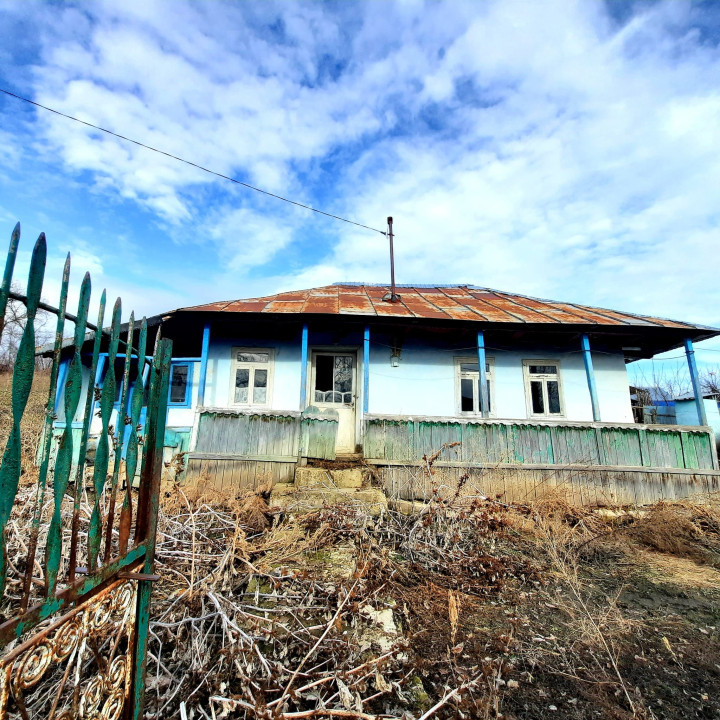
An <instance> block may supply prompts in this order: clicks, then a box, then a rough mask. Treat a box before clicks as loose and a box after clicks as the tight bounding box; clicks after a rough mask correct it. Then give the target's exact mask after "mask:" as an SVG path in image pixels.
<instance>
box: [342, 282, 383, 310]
mask: <svg viewBox="0 0 720 720" xmlns="http://www.w3.org/2000/svg"><path fill="white" fill-rule="evenodd" d="M352 289H353V290H356V289H355V288H352ZM338 304H339V307H340V313H342V314H347V315H374V314H375V307H374V306H373V304H372V302H370V298H369V297H368V296H367V295H366V294H365V293H358V292H343V293H341V294H340V295H339V297H338Z"/></svg>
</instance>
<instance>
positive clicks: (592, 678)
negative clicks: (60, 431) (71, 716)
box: [0, 376, 720, 720]
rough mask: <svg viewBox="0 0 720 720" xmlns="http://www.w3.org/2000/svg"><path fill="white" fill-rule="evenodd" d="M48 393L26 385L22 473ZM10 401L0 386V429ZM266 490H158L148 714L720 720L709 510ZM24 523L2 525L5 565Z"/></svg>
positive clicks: (718, 604) (715, 506)
mask: <svg viewBox="0 0 720 720" xmlns="http://www.w3.org/2000/svg"><path fill="white" fill-rule="evenodd" d="M43 382H44V383H45V387H43ZM46 390H47V378H46V376H39V377H38V381H37V383H36V388H34V389H33V394H32V395H31V400H30V403H29V405H28V408H29V410H28V414H27V416H26V419H25V421H24V423H25V422H26V423H27V426H25V425H24V427H27V437H28V440H27V443H26V444H25V445H24V464H23V467H24V471H25V477H26V478H28V479H32V477H33V474H34V472H35V470H34V466H33V460H34V450H35V448H34V443H35V444H36V443H37V438H38V437H39V432H40V428H41V426H42V419H43V416H44V402H45V397H44V393H45V392H46ZM9 393H10V383H9V380H8V378H7V376H5V377H3V376H0V419H1V421H2V422H1V423H0V432H4V433H5V435H6V434H7V428H8V423H9V419H8V418H9V416H8V410H7V407H6V406H5V405H3V403H7V400H8V398H9ZM33 438H34V440H33ZM2 439H3V438H0V440H2ZM199 487H204V488H208V487H210V486H209V485H208V484H205V485H203V484H200V485H199ZM26 490H27V491H28V492H29V491H30V488H29V487H28V488H26ZM268 490H269V487H265V488H259V489H258V491H257V492H253V493H240V494H239V495H238V496H237V497H233V498H228V497H227V496H225V495H220V494H218V493H217V492H213V491H212V489H204V490H202V491H201V490H197V489H196V490H194V491H191V490H189V489H188V490H185V489H183V488H182V487H181V486H178V485H177V484H175V483H172V482H166V483H165V484H164V485H163V498H162V511H161V517H160V529H159V536H158V563H157V570H158V573H159V574H160V575H161V577H162V580H161V581H160V583H158V585H157V587H156V589H155V592H154V596H153V610H152V621H151V636H150V637H151V642H150V652H149V654H148V668H149V676H148V686H147V699H148V706H147V711H148V717H152V718H166V717H178V716H182V714H183V713H184V714H185V716H186V717H188V718H194V719H195V720H197V719H199V718H215V719H217V718H221V717H228V718H230V717H232V718H234V717H238V718H241V717H242V718H273V720H282V719H286V720H290V719H291V718H293V719H294V718H331V717H345V718H359V719H361V720H362V719H363V718H380V717H383V718H397V719H400V718H402V719H403V720H410V718H413V719H414V720H419V719H420V718H422V720H428V719H429V718H431V717H432V718H490V717H496V718H500V717H503V718H547V717H548V716H553V715H555V716H557V717H563V718H577V719H583V720H585V719H587V720H590V719H591V718H593V719H594V718H617V719H620V718H626V719H629V718H669V719H675V718H677V719H678V720H679V719H680V718H682V720H687V718H695V717H697V718H709V717H718V716H720V668H718V665H717V664H716V663H715V658H716V657H717V655H718V652H719V651H720V630H719V628H720V590H719V589H718V578H720V569H718V568H719V567H720V566H719V565H718V561H719V560H720V503H717V502H712V501H709V502H707V503H705V504H703V505H700V504H693V503H658V504H656V505H654V506H652V507H650V508H646V509H644V511H643V512H642V513H635V514H630V513H620V512H618V513H606V514H600V513H598V512H594V511H591V510H589V509H583V508H577V507H575V506H573V505H572V504H570V503H569V502H567V499H566V497H565V496H564V495H563V494H562V493H561V492H556V493H555V494H547V495H546V496H544V497H543V498H542V500H540V501H536V502H534V503H531V504H530V503H529V504H524V505H512V504H503V503H502V502H500V501H498V500H497V499H496V500H487V499H481V498H479V497H471V496H468V495H467V494H463V495H462V496H461V493H455V494H454V495H453V494H450V495H449V496H448V495H447V494H446V496H445V497H444V498H443V497H441V494H440V493H438V494H437V497H434V498H433V500H432V502H430V503H429V504H428V505H427V506H425V508H424V511H423V512H422V514H421V515H414V516H409V517H408V516H404V515H401V514H399V513H395V512H389V513H387V514H386V515H384V516H382V517H380V518H377V519H373V518H370V517H368V516H367V515H365V514H364V513H362V512H361V511H360V510H359V509H358V508H356V507H355V508H349V507H342V506H331V507H327V508H324V509H322V510H320V511H318V512H315V513H312V514H309V515H305V516H301V517H292V516H288V515H284V514H283V513H282V512H281V511H279V510H275V509H273V508H271V507H269V506H268ZM466 490H467V488H466ZM83 517H84V516H83ZM28 520H29V518H28V517H26V513H23V512H22V508H19V509H18V512H16V513H14V516H13V523H12V527H11V536H10V537H9V549H10V553H9V554H10V560H11V562H14V561H15V559H16V558H19V557H20V556H21V552H20V551H21V550H22V544H23V524H22V523H23V522H24V521H28ZM20 569H22V568H20Z"/></svg>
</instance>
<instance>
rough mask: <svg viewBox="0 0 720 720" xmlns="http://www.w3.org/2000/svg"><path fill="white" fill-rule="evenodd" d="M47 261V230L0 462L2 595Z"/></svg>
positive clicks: (36, 260) (33, 273) (34, 268)
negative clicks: (6, 439) (38, 315)
mask: <svg viewBox="0 0 720 720" xmlns="http://www.w3.org/2000/svg"><path fill="white" fill-rule="evenodd" d="M46 264H47V242H46V240H45V233H40V236H39V237H38V239H37V242H36V243H35V247H34V248H33V252H32V258H31V260H30V272H29V274H28V284H27V322H26V324H25V329H24V330H23V334H22V339H21V340H20V346H19V348H18V351H17V355H16V357H15V368H14V370H13V379H12V427H11V428H10V435H9V437H8V441H7V444H6V446H5V452H4V453H3V458H2V463H0V598H2V597H3V595H4V594H5V581H6V578H7V556H6V540H5V526H6V525H7V522H8V519H9V518H10V513H11V511H12V507H13V503H14V501H15V494H16V493H17V489H18V484H19V482H20V472H21V470H22V465H21V450H22V439H21V436H20V421H21V420H22V416H23V412H24V411H25V407H26V406H27V401H28V397H29V396H30V388H31V386H32V381H33V376H34V374H35V316H36V315H37V309H38V303H39V302H40V295H41V293H42V286H43V280H44V277H45V266H46Z"/></svg>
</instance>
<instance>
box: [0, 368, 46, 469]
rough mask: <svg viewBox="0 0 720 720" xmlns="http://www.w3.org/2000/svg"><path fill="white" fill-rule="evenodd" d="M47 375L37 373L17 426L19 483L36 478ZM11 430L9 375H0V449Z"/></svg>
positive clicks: (10, 383) (43, 420)
mask: <svg viewBox="0 0 720 720" xmlns="http://www.w3.org/2000/svg"><path fill="white" fill-rule="evenodd" d="M49 387H50V373H49V372H48V371H46V370H36V372H35V377H34V379H33V384H32V388H31V390H30V397H29V398H28V403H27V406H26V408H25V412H24V414H23V417H22V422H21V424H20V433H21V437H22V470H23V477H22V478H21V482H30V481H32V480H34V479H35V478H36V477H37V471H36V468H35V453H36V450H37V446H38V443H39V442H40V437H41V435H42V431H43V424H44V422H45V409H46V407H47V399H48V390H49ZM11 427H12V375H11V374H10V373H0V448H2V449H4V448H5V445H6V443H7V440H8V436H9V434H10V429H11Z"/></svg>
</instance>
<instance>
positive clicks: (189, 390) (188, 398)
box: [168, 360, 195, 408]
mask: <svg viewBox="0 0 720 720" xmlns="http://www.w3.org/2000/svg"><path fill="white" fill-rule="evenodd" d="M183 365H184V366H185V367H187V369H188V373H187V386H186V387H185V399H184V400H183V401H182V402H173V401H172V400H171V399H170V398H171V396H172V377H173V371H174V370H175V368H176V367H181V366H183ZM194 365H195V363H194V362H190V361H189V360H180V361H178V362H175V361H173V360H170V377H169V378H168V407H169V408H189V407H192V395H193V372H194V367H193V366H194Z"/></svg>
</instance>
